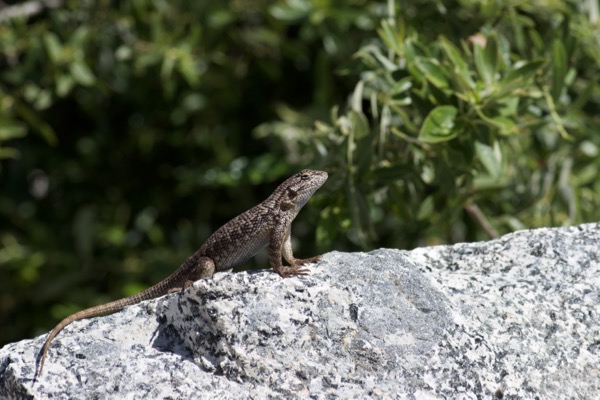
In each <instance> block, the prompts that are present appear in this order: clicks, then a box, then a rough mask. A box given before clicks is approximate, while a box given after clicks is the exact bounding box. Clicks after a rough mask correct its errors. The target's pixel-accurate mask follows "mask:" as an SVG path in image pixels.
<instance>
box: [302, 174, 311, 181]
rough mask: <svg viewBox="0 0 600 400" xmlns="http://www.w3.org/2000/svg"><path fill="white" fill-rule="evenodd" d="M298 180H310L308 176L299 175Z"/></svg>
mask: <svg viewBox="0 0 600 400" xmlns="http://www.w3.org/2000/svg"><path fill="white" fill-rule="evenodd" d="M300 179H301V180H303V181H306V180H308V179H310V176H308V174H302V175H300Z"/></svg>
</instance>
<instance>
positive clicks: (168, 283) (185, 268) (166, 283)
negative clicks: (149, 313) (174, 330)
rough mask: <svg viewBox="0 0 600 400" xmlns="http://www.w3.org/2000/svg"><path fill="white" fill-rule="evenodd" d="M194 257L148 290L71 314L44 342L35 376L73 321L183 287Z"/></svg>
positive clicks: (188, 276)
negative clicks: (62, 331) (56, 340)
mask: <svg viewBox="0 0 600 400" xmlns="http://www.w3.org/2000/svg"><path fill="white" fill-rule="evenodd" d="M193 258H194V257H193V256H192V257H190V258H189V259H188V260H187V261H186V262H185V263H184V264H183V265H182V266H181V267H179V268H178V269H177V271H175V272H173V273H172V274H171V275H169V276H168V277H167V278H166V279H164V280H162V281H160V282H159V283H157V284H156V285H154V286H151V287H149V288H148V289H146V290H143V291H141V292H139V293H137V294H134V295H133V296H129V297H125V298H123V299H119V300H115V301H111V302H110V303H106V304H101V305H99V306H96V307H91V308H87V309H85V310H81V311H79V312H76V313H75V314H71V315H69V316H68V317H66V318H65V319H63V320H62V321H60V322H59V323H58V325H56V327H54V329H52V332H50V335H48V338H47V339H46V342H45V343H44V347H43V348H42V359H41V361H40V368H39V369H38V372H37V374H36V375H35V378H36V379H37V377H39V376H40V374H41V373H42V369H43V368H44V361H45V360H46V354H47V353H48V348H49V347H50V343H52V340H53V339H54V338H55V337H56V335H58V333H59V332H60V331H61V330H62V329H63V328H64V327H65V326H67V325H69V324H70V323H71V322H74V321H78V320H80V319H84V318H90V317H96V316H98V315H102V314H108V313H114V312H116V311H119V310H121V309H123V308H125V307H127V306H131V305H133V304H137V303H139V302H141V301H144V300H149V299H154V298H156V297H160V296H162V295H165V294H167V293H168V292H170V291H173V290H174V289H179V288H183V287H184V285H185V284H186V282H187V280H188V279H189V278H190V271H191V270H192V269H193V268H194V265H195V264H196V263H195V262H194V261H196V260H194V259H193Z"/></svg>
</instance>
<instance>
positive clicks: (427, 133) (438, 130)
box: [419, 106, 458, 143]
mask: <svg viewBox="0 0 600 400" xmlns="http://www.w3.org/2000/svg"><path fill="white" fill-rule="evenodd" d="M457 113H458V110H457V109H456V107H453V106H438V107H436V108H434V109H433V110H431V112H430V113H429V114H428V115H427V118H425V121H424V122H423V126H421V131H420V132H419V140H421V141H423V142H426V143H440V142H446V141H448V140H452V139H454V138H455V137H456V136H457V135H458V132H457V131H456V130H454V122H455V118H456V114H457Z"/></svg>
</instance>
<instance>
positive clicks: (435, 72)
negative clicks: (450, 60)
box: [415, 57, 448, 89]
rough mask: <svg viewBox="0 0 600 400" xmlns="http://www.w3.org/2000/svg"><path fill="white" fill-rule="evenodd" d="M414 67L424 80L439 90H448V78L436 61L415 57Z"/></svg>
mask: <svg viewBox="0 0 600 400" xmlns="http://www.w3.org/2000/svg"><path fill="white" fill-rule="evenodd" d="M415 66H416V67H417V68H418V69H419V70H420V71H421V72H422V73H423V76H425V79H427V80H428V81H429V82H431V83H432V84H433V85H435V86H436V87H438V88H440V89H446V88H448V77H447V76H446V73H445V71H444V68H443V67H442V66H441V65H440V63H439V62H438V61H437V60H433V59H426V58H421V57H417V58H416V59H415Z"/></svg>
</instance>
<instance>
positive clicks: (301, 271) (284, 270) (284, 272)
mask: <svg viewBox="0 0 600 400" xmlns="http://www.w3.org/2000/svg"><path fill="white" fill-rule="evenodd" d="M275 272H277V273H278V274H279V275H280V276H281V277H282V278H287V277H290V276H296V275H310V271H309V270H308V269H306V268H298V267H283V266H282V267H281V268H278V269H276V270H275Z"/></svg>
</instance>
